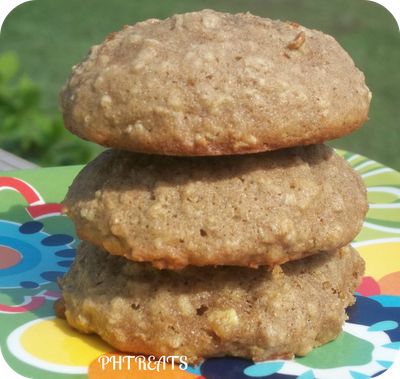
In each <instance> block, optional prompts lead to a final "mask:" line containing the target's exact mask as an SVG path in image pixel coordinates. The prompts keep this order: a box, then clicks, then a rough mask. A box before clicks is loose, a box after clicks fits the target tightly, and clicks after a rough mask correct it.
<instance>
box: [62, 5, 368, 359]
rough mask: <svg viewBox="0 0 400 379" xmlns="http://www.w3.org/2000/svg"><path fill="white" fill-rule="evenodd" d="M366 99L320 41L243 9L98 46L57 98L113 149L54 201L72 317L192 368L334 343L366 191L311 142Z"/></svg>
mask: <svg viewBox="0 0 400 379" xmlns="http://www.w3.org/2000/svg"><path fill="white" fill-rule="evenodd" d="M370 98H371V96H370V92H369V90H368V88H367V87H366V85H365V82H364V76H363V74H362V73H361V72H360V71H359V70H358V69H357V68H356V67H355V66H354V63H353V61H352V60H351V58H350V57H349V56H348V55H347V53H346V52H345V51H344V50H343V49H342V48H341V47H340V46H339V45H338V43H337V42H336V41H335V40H334V39H333V38H332V37H330V36H327V35H325V34H323V33H321V32H318V31H315V30H309V29H306V28H304V27H302V26H299V25H298V24H294V23H286V22H280V21H271V20H269V19H262V18H259V17H256V16H253V15H251V14H237V15H232V14H224V13H218V12H214V11H210V10H205V11H201V12H194V13H188V14H183V15H177V16H174V17H171V18H168V19H166V20H163V21H160V20H155V19H152V20H147V21H145V22H141V23H138V24H136V25H134V26H127V27H125V28H124V29H123V30H122V31H120V32H118V33H113V34H111V35H110V36H109V37H108V38H107V39H106V41H105V42H104V43H102V44H101V45H99V46H94V47H93V48H92V49H91V51H90V54H89V55H88V57H87V58H86V59H85V60H84V61H83V62H82V63H80V64H79V65H77V66H76V67H74V69H73V72H72V75H71V77H70V79H69V81H68V83H67V85H66V87H65V88H64V90H63V92H62V94H61V104H62V109H63V114H64V120H65V124H66V127H67V128H68V129H70V130H71V131H72V132H73V133H75V134H77V135H78V136H81V137H82V138H84V139H88V140H91V141H94V142H97V143H99V144H102V145H105V146H109V147H111V148H112V149H110V150H108V151H106V152H104V153H102V154H101V155H100V156H99V157H98V158H96V159H95V160H94V161H93V162H91V163H89V164H88V165H87V166H86V167H85V168H84V169H83V170H82V172H81V173H80V174H79V175H78V177H77V178H76V179H75V181H74V183H73V184H72V186H71V188H70V190H69V192H68V195H67V197H66V199H65V202H64V205H65V209H66V212H67V214H68V215H69V216H70V217H71V218H72V220H73V221H74V222H75V225H76V229H77V233H78V235H79V237H80V238H81V239H82V240H83V242H82V244H81V245H80V247H79V248H78V252H77V259H76V261H75V263H74V265H73V266H72V268H71V270H70V272H69V273H68V274H67V275H66V276H65V277H64V278H63V279H62V281H61V287H62V291H63V297H64V303H65V315H66V318H67V321H68V322H69V323H70V324H71V325H72V326H73V327H75V328H76V329H78V330H80V331H82V332H85V333H92V332H94V333H97V334H99V335H100V336H101V337H102V338H103V339H104V340H106V341H108V342H109V343H110V344H111V345H112V346H114V347H115V348H117V349H119V350H121V351H126V352H132V353H145V354H154V355H156V356H161V355H185V356H187V360H188V361H189V362H190V363H196V362H199V361H201V360H202V359H204V358H205V357H214V356H224V355H233V356H240V357H247V358H250V359H253V360H256V361H257V360H264V359H269V358H277V357H292V356H293V355H294V354H296V355H304V354H307V353H308V352H309V351H310V350H311V349H312V348H313V347H315V346H318V345H320V344H323V343H325V342H328V341H330V340H332V339H334V338H335V337H336V336H337V335H338V334H339V333H340V331H341V327H342V324H343V322H344V320H345V319H346V313H345V308H346V307H347V306H348V305H350V304H352V303H353V302H354V297H353V295H352V293H353V291H354V289H355V288H356V286H357V285H358V283H359V281H360V277H361V276H362V274H363V269H364V263H363V261H362V259H361V258H360V256H359V255H358V253H357V252H356V251H355V250H354V249H352V248H351V247H350V246H349V243H350V242H351V240H352V239H353V238H354V237H355V236H356V235H357V233H358V232H359V230H360V228H361V226H362V222H363V218H364V216H365V213H366V211H367V202H366V192H365V189H364V187H363V184H362V182H361V180H360V178H359V177H358V175H357V174H356V173H355V172H354V171H353V170H352V169H351V168H350V166H348V165H347V163H346V162H345V161H344V160H343V159H342V158H341V157H339V156H338V155H337V154H336V153H335V152H334V151H333V150H332V149H331V148H329V147H327V146H325V145H322V144H321V143H322V142H323V141H326V140H329V139H332V138H336V137H339V136H342V135H344V134H347V133H349V132H351V131H353V130H355V129H357V128H358V127H359V126H361V124H362V123H363V122H364V121H365V120H366V118H367V113H368V108H369V102H370ZM117 149H118V150H117Z"/></svg>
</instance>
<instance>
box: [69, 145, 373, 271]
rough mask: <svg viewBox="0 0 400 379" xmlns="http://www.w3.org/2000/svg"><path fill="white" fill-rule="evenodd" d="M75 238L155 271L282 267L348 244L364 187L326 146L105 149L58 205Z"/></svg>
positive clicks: (359, 218)
mask: <svg viewBox="0 0 400 379" xmlns="http://www.w3.org/2000/svg"><path fill="white" fill-rule="evenodd" d="M64 206H65V210H66V213H67V214H68V215H69V216H70V217H71V218H72V220H73V221H74V223H75V225H76V228H77V233H78V236H79V237H80V238H82V239H85V240H87V241H90V242H92V243H93V244H95V245H97V246H100V247H102V248H104V249H105V250H107V251H108V252H110V253H112V254H116V255H123V256H125V257H126V258H128V259H132V260H135V261H149V262H152V264H153V265H154V266H156V267H158V268H172V269H179V268H183V267H185V266H187V265H196V266H204V265H237V266H252V267H257V266H259V265H274V264H282V263H284V262H286V261H290V260H295V259H300V258H302V257H305V256H307V255H310V254H313V253H317V252H319V251H322V250H335V249H337V248H339V247H342V246H344V245H347V244H348V243H349V242H351V240H352V239H353V238H354V237H355V236H356V235H357V233H358V232H359V231H360V229H361V226H362V222H363V219H364V216H365V214H366V211H367V208H368V206H367V199H366V191H365V188H364V186H363V183H362V181H361V179H360V177H359V176H358V174H357V173H355V172H354V171H353V170H352V168H351V167H350V166H349V165H348V164H347V163H346V162H345V161H344V159H342V158H341V157H339V156H338V155H337V154H336V153H335V152H334V151H333V150H332V149H331V148H329V147H328V146H325V145H313V146H308V147H297V148H292V149H285V150H278V151H274V152H268V153H262V154H255V155H243V156H227V157H217V158H215V157H197V158H196V157H195V158H193V157H187V158H183V157H179V158H176V157H166V156H155V155H143V154H136V153H129V152H122V151H115V150H109V151H106V152H104V153H103V154H101V155H100V156H99V157H98V158H96V159H95V160H94V161H93V162H91V163H90V164H89V165H88V166H86V167H85V168H84V169H83V170H82V172H81V173H80V174H79V175H78V177H77V178H76V179H75V181H74V182H73V184H72V186H71V188H70V190H69V192H68V194H67V197H66V199H65V201H64Z"/></svg>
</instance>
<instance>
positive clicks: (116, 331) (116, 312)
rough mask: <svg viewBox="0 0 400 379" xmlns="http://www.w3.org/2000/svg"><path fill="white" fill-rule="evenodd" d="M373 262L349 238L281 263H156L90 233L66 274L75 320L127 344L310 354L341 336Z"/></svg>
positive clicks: (199, 351) (254, 355) (140, 348)
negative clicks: (109, 246)
mask: <svg viewBox="0 0 400 379" xmlns="http://www.w3.org/2000/svg"><path fill="white" fill-rule="evenodd" d="M363 271H364V261H363V260H362V258H361V257H360V256H359V254H358V253H357V251H355V250H354V249H353V248H351V247H350V246H347V247H344V248H342V249H339V250H337V251H335V252H323V253H320V254H317V255H314V256H311V257H309V258H305V259H302V260H298V261H295V262H289V263H286V264H284V265H282V266H276V267H275V268H274V269H273V270H272V271H270V270H268V269H267V268H264V267H261V268H258V269H251V268H243V267H226V266H225V267H224V266H221V267H216V268H215V267H188V268H186V269H183V270H181V271H169V270H157V269H155V268H153V267H151V265H150V264H147V263H136V262H133V261H129V260H126V259H125V258H122V257H117V256H113V255H111V254H108V253H107V252H105V251H103V250H100V249H98V248H96V247H94V246H93V245H90V244H88V243H86V242H83V243H82V244H81V246H80V247H79V248H78V252H77V258H76V261H75V263H74V264H73V266H72V267H71V270H70V271H69V272H68V273H67V274H66V275H65V277H64V278H63V279H62V280H61V281H60V286H61V288H62V292H63V298H64V302H65V316H66V319H67V321H68V323H69V324H71V325H72V326H73V327H74V328H76V329H78V330H80V331H82V332H84V333H92V332H94V333H97V334H98V335H100V336H101V338H103V339H104V340H105V341H107V342H108V343H109V344H110V345H112V346H113V347H115V348H116V349H118V350H121V351H124V352H131V353H141V354H152V355H155V356H162V355H167V356H170V355H183V356H186V357H187V361H188V362H189V363H198V362H200V361H202V360H203V359H204V358H208V357H218V356H226V355H230V356H237V357H244V358H249V359H252V360H254V361H260V360H265V359H272V358H290V357H293V355H305V354H307V353H308V352H309V351H310V350H312V349H313V348H314V347H316V346H319V345H321V344H324V343H326V342H328V341H331V340H332V339H334V338H335V337H336V336H337V335H338V334H339V333H340V331H341V329H342V324H343V322H344V321H345V320H346V317H347V316H346V313H345V308H346V307H347V306H349V305H351V304H352V303H354V296H353V291H354V290H355V288H356V287H357V285H358V284H359V282H360V279H361V276H362V274H363Z"/></svg>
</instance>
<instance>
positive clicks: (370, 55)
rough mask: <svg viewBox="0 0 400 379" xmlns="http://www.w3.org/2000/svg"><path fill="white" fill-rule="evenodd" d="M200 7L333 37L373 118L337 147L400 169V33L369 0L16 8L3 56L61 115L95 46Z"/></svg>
mask: <svg viewBox="0 0 400 379" xmlns="http://www.w3.org/2000/svg"><path fill="white" fill-rule="evenodd" d="M202 8H214V9H217V10H223V11H231V12H237V11H250V12H252V13H255V14H258V15H261V16H267V17H270V18H278V19H282V20H293V21H297V22H300V23H302V24H304V25H305V26H308V27H311V28H317V29H320V30H323V31H324V32H326V33H329V34H332V35H333V36H335V37H336V39H337V40H338V41H339V42H340V43H341V44H342V45H343V47H344V48H345V49H346V50H347V51H348V52H349V53H350V55H351V56H352V57H353V59H354V61H355V62H356V64H357V66H358V67H359V68H360V69H361V70H363V71H364V73H365V75H366V78H367V83H368V85H369V87H370V88H371V90H372V92H373V101H372V106H371V111H370V120H369V121H368V122H367V123H366V124H365V126H364V127H363V128H362V129H361V130H359V131H358V132H356V133H354V134H353V135H351V136H348V137H345V138H342V139H340V140H338V141H334V142H333V145H334V146H337V147H340V148H344V149H347V150H351V151H354V152H357V153H360V154H363V155H366V156H368V157H370V158H372V159H375V160H378V161H380V162H382V163H385V164H387V165H390V166H392V167H395V168H397V169H400V154H399V152H400V149H399V143H400V126H399V120H400V95H399V89H400V88H399V85H400V70H399V66H400V65H399V63H400V48H399V46H400V33H399V31H398V28H397V25H396V23H395V21H394V19H393V17H392V16H391V15H390V14H389V13H388V12H387V11H386V10H385V9H384V8H382V7H381V6H380V5H378V4H375V3H372V2H368V1H366V0H330V1H328V0H251V1H250V0H231V1H228V0H220V1H218V2H215V1H209V0H196V1H189V0H169V1H167V0H165V1H161V0H146V1H144V0H143V1H134V0H113V1H110V0H85V1H82V0H35V1H32V2H28V3H25V4H23V5H21V6H19V7H18V8H17V9H15V10H14V11H13V12H12V13H11V15H10V16H9V17H8V18H7V19H6V21H5V24H4V26H3V29H2V32H1V34H0V53H1V52H2V51H8V50H13V51H15V52H16V53H17V54H18V55H19V57H20V59H21V63H22V68H23V69H24V71H26V72H27V73H28V74H29V75H30V76H31V78H32V79H33V80H34V81H35V82H37V83H38V85H39V87H40V88H41V89H42V92H44V107H45V108H46V110H47V111H50V112H57V111H58V105H57V104H58V92H59V90H60V88H61V86H62V85H63V83H64V81H65V80H66V78H67V76H68V74H69V72H70V69H71V66H72V65H73V64H75V63H77V62H79V61H80V60H81V59H82V58H83V57H84V56H85V54H86V53H87V51H88V49H89V47H90V46H91V45H93V44H96V43H100V42H101V41H102V40H103V39H104V37H105V36H106V35H107V34H108V33H110V32H112V31H114V30H118V29H120V28H121V27H122V26H123V25H124V24H132V23H135V22H136V21H139V20H143V19H146V18H150V17H157V18H165V17H168V16H170V15H172V14H174V13H179V12H185V11H190V10H195V9H202Z"/></svg>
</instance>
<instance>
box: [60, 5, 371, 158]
mask: <svg viewBox="0 0 400 379" xmlns="http://www.w3.org/2000/svg"><path fill="white" fill-rule="evenodd" d="M370 99H371V93H370V91H369V89H368V88H367V86H366V84H365V82H364V75H363V74H362V73H361V72H360V71H359V70H358V69H357V68H356V67H355V65H354V63H353V61H352V59H351V58H350V57H349V55H348V54H347V53H346V52H345V51H344V50H343V49H342V47H341V46H340V45H339V44H338V43H337V42H336V41H335V39H334V38H332V37H331V36H328V35H326V34H323V33H322V32H319V31H316V30H310V29H307V28H305V27H303V26H300V25H298V24H295V23H290V22H281V21H272V20H269V19H265V18H261V17H257V16H254V15H251V14H249V13H246V14H228V13H219V12H214V11H211V10H203V11H200V12H193V13H186V14H181V15H176V16H173V17H171V18H168V19H166V20H156V19H151V20H147V21H144V22H140V23H138V24H136V25H134V26H126V27H125V28H124V29H123V30H121V31H119V32H116V33H112V34H111V35H109V36H108V38H107V39H106V40H105V41H104V42H103V43H102V44H100V45H97V46H94V47H92V49H91V50H90V53H89V55H88V56H87V57H86V58H85V60H84V61H83V62H82V63H80V64H78V65H77V66H75V67H74V68H73V71H72V74H71V76H70V78H69V80H68V82H67V84H66V86H65V88H64V89H63V91H62V93H61V107H62V110H63V116H64V122H65V125H66V127H67V128H68V129H69V130H70V131H71V132H73V133H75V134H76V135H78V136H80V137H82V138H84V139H87V140H90V141H93V142H96V143H99V144H102V145H104V146H110V147H114V148H120V149H125V150H131V151H136V152H146V153H156V154H167V155H190V156H196V155H227V154H239V153H240V154H242V153H252V152H260V151H267V150H275V149H279V148H285V147H291V146H298V145H307V144H315V143H321V142H323V141H326V140H330V139H333V138H338V137H340V136H343V135H346V134H348V133H350V132H352V131H354V130H355V129H357V128H358V127H360V126H361V125H362V124H363V122H364V121H366V120H367V113H368V108H369V103H370Z"/></svg>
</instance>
